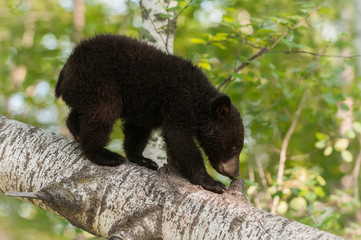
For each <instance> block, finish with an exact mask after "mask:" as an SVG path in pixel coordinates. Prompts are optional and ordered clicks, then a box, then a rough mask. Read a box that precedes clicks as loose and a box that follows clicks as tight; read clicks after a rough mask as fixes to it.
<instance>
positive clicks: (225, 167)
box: [216, 156, 239, 179]
mask: <svg viewBox="0 0 361 240" xmlns="http://www.w3.org/2000/svg"><path fill="white" fill-rule="evenodd" d="M216 170H217V171H218V172H219V173H220V174H222V175H225V176H227V177H229V178H231V179H232V178H235V177H238V176H239V156H235V157H233V158H231V159H229V160H228V161H226V162H223V163H221V164H220V166H219V168H218V169H216Z"/></svg>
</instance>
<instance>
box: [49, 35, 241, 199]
mask: <svg viewBox="0 0 361 240" xmlns="http://www.w3.org/2000/svg"><path fill="white" fill-rule="evenodd" d="M55 96H56V97H57V98H60V97H61V98H62V99H63V100H64V102H65V103H66V104H67V105H68V106H69V108H70V113H69V116H68V118H67V120H66V125H67V127H68V129H69V131H70V133H71V134H72V135H73V136H74V138H75V139H76V140H77V141H79V144H80V148H81V150H82V152H83V153H84V154H85V156H86V157H87V158H88V159H89V160H90V161H91V162H93V163H95V164H98V165H103V166H118V165H120V164H121V163H123V162H124V161H125V160H126V158H125V157H123V156H121V155H120V154H117V153H114V152H111V151H109V150H108V149H106V148H105V146H106V145H107V143H108V142H109V140H110V139H109V135H110V133H111V131H112V128H113V124H114V123H115V121H116V120H117V119H119V118H120V119H121V120H122V122H123V126H122V130H123V132H124V144H123V145H124V151H125V154H126V157H127V159H128V160H129V161H131V162H134V163H137V164H139V165H141V166H145V167H147V168H150V169H157V168H158V165H157V164H156V163H155V162H154V161H152V160H151V159H148V158H145V157H144V156H143V150H144V148H145V147H146V145H147V142H148V139H149V137H150V134H151V132H152V130H153V129H156V128H161V130H162V136H163V138H164V141H165V144H166V153H167V162H168V164H169V165H171V166H173V168H175V169H176V170H177V171H178V172H179V173H180V174H181V175H182V176H183V177H185V178H186V179H188V180H189V181H190V182H191V183H193V184H195V185H200V186H202V187H203V188H204V189H206V190H209V191H212V192H215V193H223V192H224V191H225V190H226V186H225V185H224V184H222V183H220V182H218V181H215V180H214V179H213V178H212V177H211V176H209V175H208V173H207V172H206V168H205V166H204V162H203V157H202V154H201V151H200V149H199V146H200V147H201V148H202V149H203V150H204V153H205V154H206V155H207V157H208V160H209V162H210V163H211V165H212V166H213V168H214V169H215V170H216V171H217V172H219V173H220V174H223V175H225V176H228V177H230V178H231V179H232V178H235V177H237V176H238V175H239V155H240V153H241V151H242V149H243V142H244V127H243V123H242V118H241V116H240V113H239V112H238V111H237V109H236V108H235V107H234V105H232V103H231V100H230V98H229V97H228V96H227V95H226V94H224V93H221V92H219V91H218V90H217V89H216V88H215V87H214V86H212V84H211V83H210V81H209V80H208V78H207V77H206V76H205V74H204V73H203V71H202V70H201V69H200V68H199V67H197V66H196V65H195V64H193V63H192V62H191V61H190V60H186V59H184V58H182V57H179V56H176V55H173V54H169V53H166V52H165V51H163V50H161V49H159V48H157V47H155V46H153V45H150V44H148V43H146V42H144V41H139V40H136V39H134V38H131V37H127V36H125V35H117V34H99V35H95V36H93V37H91V38H89V39H85V40H82V41H80V43H78V44H77V45H76V46H75V48H74V49H73V51H72V53H71V54H70V56H69V57H68V59H67V61H66V63H65V64H64V66H63V68H62V70H61V71H60V74H59V77H58V81H57V84H56V86H55Z"/></svg>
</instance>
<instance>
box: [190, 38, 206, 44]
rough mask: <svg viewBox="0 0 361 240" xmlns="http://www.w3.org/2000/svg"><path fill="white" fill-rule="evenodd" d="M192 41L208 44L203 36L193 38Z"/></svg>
mask: <svg viewBox="0 0 361 240" xmlns="http://www.w3.org/2000/svg"><path fill="white" fill-rule="evenodd" d="M191 42H192V43H197V44H206V40H204V39H202V38H192V39H191Z"/></svg>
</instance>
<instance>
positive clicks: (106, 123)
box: [80, 103, 125, 166]
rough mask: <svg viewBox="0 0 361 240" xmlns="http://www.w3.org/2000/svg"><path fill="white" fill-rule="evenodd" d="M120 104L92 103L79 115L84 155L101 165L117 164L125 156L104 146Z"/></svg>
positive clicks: (117, 115) (122, 160)
mask: <svg viewBox="0 0 361 240" xmlns="http://www.w3.org/2000/svg"><path fill="white" fill-rule="evenodd" d="M119 109H120V106H116V105H115V104H114V103H109V104H102V106H96V105H94V108H88V109H86V110H85V111H83V112H82V113H81V116H80V120H81V121H80V147H81V149H82V150H83V152H84V154H85V156H86V157H87V158H88V159H89V160H90V161H91V162H93V163H95V164H98V165H102V166H118V165H120V164H121V163H123V162H124V161H125V157H123V156H121V155H119V154H117V153H114V152H111V151H109V150H108V149H105V148H104V147H105V146H106V145H107V143H108V142H109V135H110V133H111V132H112V130H113V125H114V123H115V121H116V119H117V118H118V117H119Z"/></svg>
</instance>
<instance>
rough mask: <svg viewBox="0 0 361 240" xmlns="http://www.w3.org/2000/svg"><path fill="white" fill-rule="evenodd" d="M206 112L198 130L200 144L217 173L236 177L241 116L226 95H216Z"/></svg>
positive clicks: (241, 131)
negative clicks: (203, 123)
mask: <svg viewBox="0 0 361 240" xmlns="http://www.w3.org/2000/svg"><path fill="white" fill-rule="evenodd" d="M209 111H210V115H209V116H210V119H208V120H207V123H206V124H205V125H204V126H203V127H202V129H201V132H200V136H199V141H200V145H201V147H202V148H203V150H204V152H205V153H206V155H207V156H208V159H209V161H210V163H211V165H212V167H213V168H214V169H215V170H216V171H217V172H219V173H220V174H222V175H225V176H228V177H230V178H235V177H237V176H238V175H239V155H240V153H241V151H242V149H243V141H244V129H243V123H242V118H241V116H240V114H239V112H238V111H237V109H236V108H235V107H234V106H233V105H232V104H231V99H230V98H229V97H228V96H227V95H226V94H218V96H217V97H216V98H214V99H213V100H212V102H211V104H210V109H209Z"/></svg>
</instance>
